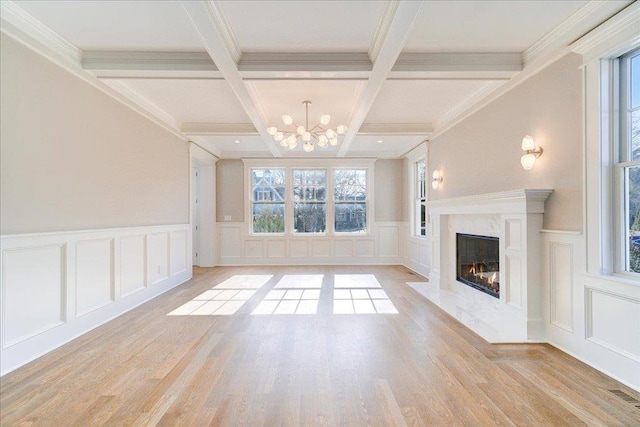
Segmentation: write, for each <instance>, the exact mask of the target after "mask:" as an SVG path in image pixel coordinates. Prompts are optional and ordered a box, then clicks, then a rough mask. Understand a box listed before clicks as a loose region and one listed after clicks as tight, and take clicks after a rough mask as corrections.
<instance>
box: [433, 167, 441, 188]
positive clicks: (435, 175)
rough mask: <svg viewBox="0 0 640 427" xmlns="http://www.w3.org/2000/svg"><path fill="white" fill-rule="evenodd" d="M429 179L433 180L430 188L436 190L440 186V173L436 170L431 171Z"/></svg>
mask: <svg viewBox="0 0 640 427" xmlns="http://www.w3.org/2000/svg"><path fill="white" fill-rule="evenodd" d="M431 177H432V178H433V179H432V180H431V188H433V189H434V190H437V189H438V187H439V186H440V184H441V183H442V175H440V172H439V171H438V169H436V170H434V171H433V174H432V175H431Z"/></svg>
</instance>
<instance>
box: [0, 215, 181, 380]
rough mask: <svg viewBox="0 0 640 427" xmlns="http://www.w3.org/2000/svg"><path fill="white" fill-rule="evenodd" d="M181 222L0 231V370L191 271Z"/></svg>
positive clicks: (161, 289) (53, 345)
mask: <svg viewBox="0 0 640 427" xmlns="http://www.w3.org/2000/svg"><path fill="white" fill-rule="evenodd" d="M190 241H191V238H190V228H189V225H188V224H180V225H169V226H154V227H135V228H119V229H105V230H91V231H73V232H60V233H42V234H23V235H7V236H2V237H1V238H0V244H1V250H2V264H1V269H2V271H1V275H0V276H1V279H0V280H1V283H0V288H1V291H2V302H1V304H0V310H1V315H2V324H1V327H0V334H1V343H2V345H1V352H0V353H1V357H0V361H1V365H2V368H1V373H0V374H2V375H4V374H5V373H7V372H9V371H12V370H14V369H16V368H17V367H19V366H21V365H24V364H25V363H27V362H29V361H31V360H33V359H35V358H37V357H39V356H40V355H42V354H44V353H47V352H49V351H51V350H52V349H54V348H56V347H59V346H60V345H62V344H64V343H66V342H68V341H70V340H71V339H73V338H75V337H77V336H79V335H81V334H83V333H85V332H87V331H89V330H91V329H93V328H95V327H96V326H98V325H101V324H102V323H104V322H106V321H108V320H110V319H112V318H114V317H117V316H119V315H120V314H122V313H124V312H126V311H128V310H130V309H132V308H133V307H136V306H138V305H140V304H142V303H143V302H145V301H147V300H149V299H151V298H153V297H155V296H157V295H160V294H161V293H163V292H165V291H167V290H168V289H171V288H172V287H174V286H177V285H179V284H181V283H183V282H185V281H187V280H189V279H190V278H191V277H192V269H191V262H190V260H191V244H190Z"/></svg>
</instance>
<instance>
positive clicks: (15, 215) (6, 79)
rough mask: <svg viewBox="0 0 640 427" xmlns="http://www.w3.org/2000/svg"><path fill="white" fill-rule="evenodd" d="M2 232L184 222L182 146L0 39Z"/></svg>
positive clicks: (186, 173)
mask: <svg viewBox="0 0 640 427" xmlns="http://www.w3.org/2000/svg"><path fill="white" fill-rule="evenodd" d="M0 42H1V48H0V55H1V61H0V66H1V68H0V86H1V88H2V90H1V91H0V114H1V116H0V120H1V121H2V126H1V135H0V138H1V140H2V144H1V148H0V149H1V153H0V162H1V167H0V169H1V172H0V173H1V175H0V228H1V233H2V234H3V235H5V234H14V233H35V232H50V231H63V230H64V231H73V230H83V229H97V228H111V227H130V226H146V225H161V224H177V223H180V224H182V223H187V222H189V218H188V207H189V204H188V203H189V201H188V197H189V196H188V185H189V184H188V183H189V154H188V148H187V145H186V144H185V143H184V142H183V141H182V140H180V139H178V138H176V137H175V136H173V135H172V134H170V133H168V132H167V131H165V130H163V129H161V128H160V127H158V126H157V125H155V124H154V123H152V122H151V121H149V120H147V119H145V118H144V117H142V116H140V115H139V114H137V113H135V112H134V111H132V110H130V109H129V108H126V107H124V106H123V105H121V104H119V103H118V102H117V101H115V100H114V99H112V98H110V97H109V96H107V95H106V94H104V93H102V92H100V91H99V90H97V89H95V88H94V87H92V86H90V85H89V84H87V83H85V82H83V81H81V80H80V79H79V78H77V77H75V76H73V75H72V74H70V73H69V72H67V71H65V70H63V69H61V68H59V67H58V66H56V65H54V64H53V63H52V62H49V61H48V60H46V59H45V58H43V57H41V56H39V55H38V54H36V53H34V52H33V51H31V50H29V49H27V48H26V47H24V46H23V45H21V44H19V43H18V42H16V41H15V40H13V39H12V38H10V37H8V36H6V35H5V34H2V35H1V36H0Z"/></svg>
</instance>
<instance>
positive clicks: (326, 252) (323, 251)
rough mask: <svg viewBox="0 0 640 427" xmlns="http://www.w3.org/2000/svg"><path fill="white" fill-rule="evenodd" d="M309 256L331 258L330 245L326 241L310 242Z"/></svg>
mask: <svg viewBox="0 0 640 427" xmlns="http://www.w3.org/2000/svg"><path fill="white" fill-rule="evenodd" d="M310 244H311V256H312V257H323V258H328V257H330V256H331V243H330V242H329V240H328V239H322V240H311V242H310Z"/></svg>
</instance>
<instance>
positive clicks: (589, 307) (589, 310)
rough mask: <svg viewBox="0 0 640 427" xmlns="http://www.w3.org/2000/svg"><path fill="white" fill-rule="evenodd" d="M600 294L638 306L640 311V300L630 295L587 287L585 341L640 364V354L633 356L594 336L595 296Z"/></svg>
mask: <svg viewBox="0 0 640 427" xmlns="http://www.w3.org/2000/svg"><path fill="white" fill-rule="evenodd" d="M594 293H599V294H602V295H607V296H609V297H612V298H617V299H620V300H623V301H627V302H630V303H632V304H636V305H638V307H639V310H640V299H636V298H632V297H630V296H628V295H621V294H617V293H615V292H609V291H605V290H603V289H597V288H592V287H590V286H585V295H584V297H585V316H586V325H585V339H586V340H587V341H590V342H592V343H594V344H597V345H599V346H601V347H604V348H606V349H607V350H609V351H612V352H614V353H617V354H619V355H621V356H624V357H627V358H629V359H631V360H633V361H634V362H640V354H633V353H630V352H628V351H626V350H624V349H621V348H619V347H617V346H615V345H612V344H610V343H608V342H606V341H602V340H601V339H598V338H596V337H594V336H593V294H594Z"/></svg>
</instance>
